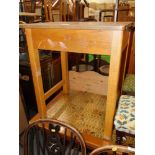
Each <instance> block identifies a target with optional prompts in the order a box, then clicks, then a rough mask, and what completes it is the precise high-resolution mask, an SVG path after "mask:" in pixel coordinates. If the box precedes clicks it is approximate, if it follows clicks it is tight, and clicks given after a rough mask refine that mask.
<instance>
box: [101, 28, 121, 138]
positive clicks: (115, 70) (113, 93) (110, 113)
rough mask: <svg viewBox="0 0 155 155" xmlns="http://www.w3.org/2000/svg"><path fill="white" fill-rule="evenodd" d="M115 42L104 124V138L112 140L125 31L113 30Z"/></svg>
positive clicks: (112, 51)
mask: <svg viewBox="0 0 155 155" xmlns="http://www.w3.org/2000/svg"><path fill="white" fill-rule="evenodd" d="M113 40H114V41H113V42H112V43H113V44H112V49H111V58H110V71H109V73H110V74H109V79H108V93H107V103H106V114H105V125H104V138H105V139H107V140H111V136H112V129H113V118H114V114H115V108H116V102H117V100H118V95H119V93H120V90H119V89H118V86H119V75H120V65H121V52H122V41H123V31H114V32H113Z"/></svg>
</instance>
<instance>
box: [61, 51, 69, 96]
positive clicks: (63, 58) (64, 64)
mask: <svg viewBox="0 0 155 155" xmlns="http://www.w3.org/2000/svg"><path fill="white" fill-rule="evenodd" d="M61 69H62V80H63V93H64V94H68V92H69V72H68V53H67V52H61Z"/></svg>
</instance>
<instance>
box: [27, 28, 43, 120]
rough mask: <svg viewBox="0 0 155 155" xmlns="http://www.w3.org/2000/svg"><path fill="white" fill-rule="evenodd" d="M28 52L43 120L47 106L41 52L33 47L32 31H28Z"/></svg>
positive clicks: (39, 110)
mask: <svg viewBox="0 0 155 155" xmlns="http://www.w3.org/2000/svg"><path fill="white" fill-rule="evenodd" d="M26 37H27V44H28V52H29V58H30V64H31V71H32V77H33V83H34V89H35V95H36V100H37V108H38V112H39V114H40V117H41V118H45V117H46V104H45V99H44V90H43V82H42V76H41V68H40V60H39V51H38V50H37V49H34V47H33V39H32V35H31V29H26Z"/></svg>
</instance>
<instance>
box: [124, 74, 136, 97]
mask: <svg viewBox="0 0 155 155" xmlns="http://www.w3.org/2000/svg"><path fill="white" fill-rule="evenodd" d="M122 94H126V95H135V75H134V74H127V75H126V77H125V80H124V82H123V86H122Z"/></svg>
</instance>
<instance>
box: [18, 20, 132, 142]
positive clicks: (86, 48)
mask: <svg viewBox="0 0 155 155" xmlns="http://www.w3.org/2000/svg"><path fill="white" fill-rule="evenodd" d="M130 24H131V23H129V22H128V23H124V22H122V23H100V22H92V23H89V24H88V23H86V22H85V23H78V22H76V23H75V22H67V23H65V22H63V23H61V22H59V23H44V24H25V25H20V27H21V28H25V31H26V37H27V44H28V50H29V57H30V64H31V70H32V75H33V82H34V88H35V94H36V99H37V107H38V112H39V114H40V116H41V118H46V104H45V99H46V98H47V97H48V96H50V95H52V94H53V93H54V92H55V91H57V90H58V89H59V88H60V87H63V93H64V94H67V93H69V74H68V55H67V54H68V52H73V51H76V53H91V54H110V55H111V60H110V71H109V80H108V93H107V103H106V115H105V126H104V138H105V139H106V140H111V136H112V129H113V118H114V114H115V108H116V103H117V101H118V98H119V95H120V93H121V87H120V85H121V83H122V80H123V77H124V74H125V67H126V65H125V64H126V57H127V53H128V50H124V49H127V47H128V41H129V37H130V32H129V31H126V30H125V28H126V26H128V25H130ZM38 49H46V50H55V51H61V66H62V81H60V82H59V83H58V84H56V85H55V86H54V87H53V88H51V89H50V90H49V91H48V92H46V93H44V90H43V82H42V77H41V69H40V61H39V52H38ZM123 53H124V54H123ZM122 55H125V58H124V59H125V61H124V62H125V63H124V64H123V65H122V64H121V61H122ZM120 71H121V73H120Z"/></svg>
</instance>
